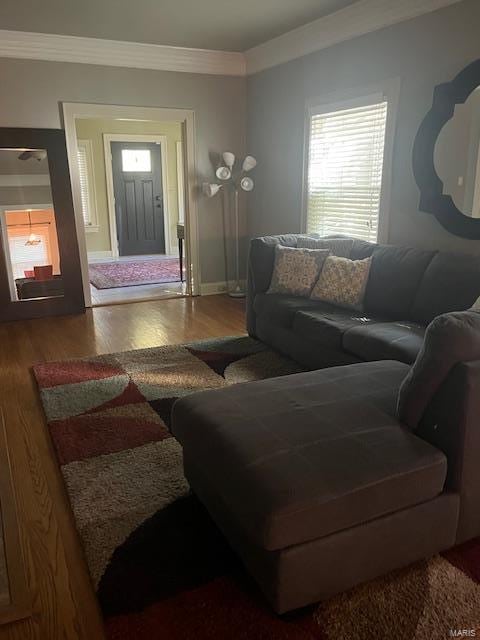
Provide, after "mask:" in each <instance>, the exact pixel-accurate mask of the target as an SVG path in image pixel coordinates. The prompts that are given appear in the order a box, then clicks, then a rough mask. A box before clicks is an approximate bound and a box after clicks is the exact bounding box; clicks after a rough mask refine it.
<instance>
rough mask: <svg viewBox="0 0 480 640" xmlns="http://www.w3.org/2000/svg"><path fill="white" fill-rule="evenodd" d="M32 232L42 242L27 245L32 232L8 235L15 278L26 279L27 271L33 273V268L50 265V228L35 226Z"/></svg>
mask: <svg viewBox="0 0 480 640" xmlns="http://www.w3.org/2000/svg"><path fill="white" fill-rule="evenodd" d="M32 230H33V232H34V233H35V235H36V236H37V238H39V239H40V240H41V242H40V243H39V244H35V245H27V244H25V243H26V242H27V240H28V238H29V235H30V231H26V232H22V233H11V232H9V234H8V246H9V249H10V260H11V263H12V271H13V277H14V278H24V277H25V271H26V270H28V271H31V270H33V267H40V266H43V265H45V264H50V258H49V256H50V243H49V237H48V227H47V226H44V227H43V226H38V225H35V226H34V227H33V229H32Z"/></svg>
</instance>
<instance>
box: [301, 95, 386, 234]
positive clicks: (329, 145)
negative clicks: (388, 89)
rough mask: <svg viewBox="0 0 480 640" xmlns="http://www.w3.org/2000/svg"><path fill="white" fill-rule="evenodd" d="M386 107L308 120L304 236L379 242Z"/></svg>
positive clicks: (372, 106)
mask: <svg viewBox="0 0 480 640" xmlns="http://www.w3.org/2000/svg"><path fill="white" fill-rule="evenodd" d="M387 106H388V103H387V102H383V101H382V102H378V103H376V104H368V105H365V106H359V107H355V108H349V109H341V110H338V111H332V112H330V113H319V114H312V115H311V117H310V135H309V152H308V153H309V156H308V174H307V232H308V233H319V234H321V235H328V234H335V233H342V234H346V235H349V236H352V237H355V238H360V239H362V240H370V241H375V240H377V235H378V216H379V209H380V196H381V189H382V173H383V156H384V149H385V129H386V121H387Z"/></svg>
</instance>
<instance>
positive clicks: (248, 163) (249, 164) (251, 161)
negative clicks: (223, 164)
mask: <svg viewBox="0 0 480 640" xmlns="http://www.w3.org/2000/svg"><path fill="white" fill-rule="evenodd" d="M256 166H257V161H256V160H255V158H254V157H253V156H246V158H245V160H244V161H243V165H242V169H243V170H244V171H251V170H252V169H254V168H255V167H256Z"/></svg>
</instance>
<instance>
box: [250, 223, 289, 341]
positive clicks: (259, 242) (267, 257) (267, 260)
mask: <svg viewBox="0 0 480 640" xmlns="http://www.w3.org/2000/svg"><path fill="white" fill-rule="evenodd" d="M300 235H301V234H288V235H283V236H264V237H263V238H253V240H251V241H250V250H249V252H248V266H247V309H246V313H247V331H248V333H249V334H250V335H251V336H252V337H255V334H256V327H255V325H256V317H255V310H254V308H253V303H254V302H255V296H256V295H257V294H258V293H265V291H267V289H268V288H269V286H270V281H271V279H272V272H273V264H274V261H275V247H276V245H277V244H281V245H283V246H284V247H296V246H297V238H298V237H299V236H300Z"/></svg>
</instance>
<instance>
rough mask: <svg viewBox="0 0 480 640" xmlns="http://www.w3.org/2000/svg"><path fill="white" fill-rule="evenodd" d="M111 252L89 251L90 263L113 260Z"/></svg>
mask: <svg viewBox="0 0 480 640" xmlns="http://www.w3.org/2000/svg"><path fill="white" fill-rule="evenodd" d="M112 257H113V256H112V252H111V251H89V252H88V261H89V262H102V261H103V260H111V259H112Z"/></svg>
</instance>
